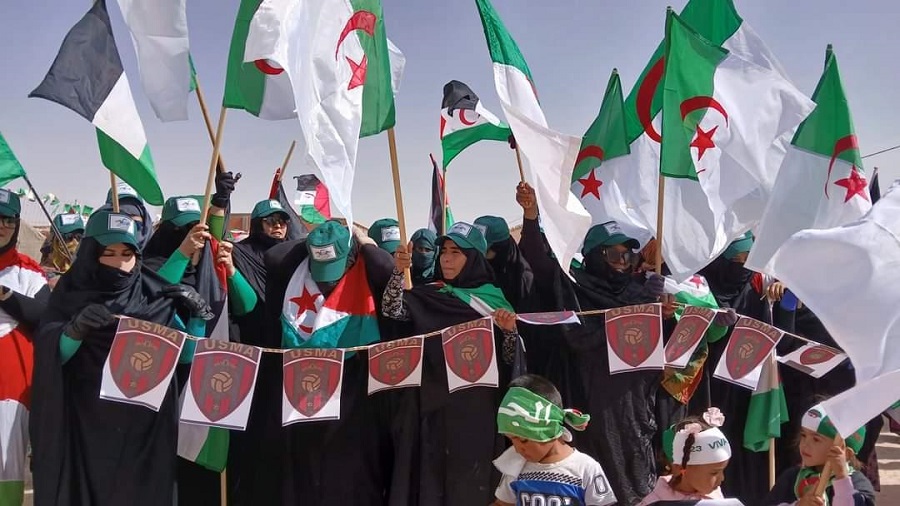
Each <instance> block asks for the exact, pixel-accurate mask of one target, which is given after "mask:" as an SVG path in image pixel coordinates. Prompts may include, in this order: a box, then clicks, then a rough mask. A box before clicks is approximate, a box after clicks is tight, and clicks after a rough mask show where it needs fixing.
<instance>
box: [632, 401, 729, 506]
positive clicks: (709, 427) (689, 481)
mask: <svg viewBox="0 0 900 506" xmlns="http://www.w3.org/2000/svg"><path fill="white" fill-rule="evenodd" d="M723 423H725V416H724V415H723V414H722V413H721V412H720V411H719V409H718V408H709V410H708V411H707V412H706V413H704V414H703V416H702V418H696V417H694V418H687V419H685V420H682V421H681V422H679V423H677V424H675V425H674V426H672V427H671V428H670V429H669V430H668V431H666V435H664V436H663V446H664V450H665V452H666V456H667V457H668V459H669V462H671V469H672V474H671V475H669V476H661V477H660V478H659V481H657V482H656V487H654V488H653V492H650V495H648V496H647V497H645V498H644V500H642V501H641V503H640V504H639V506H645V505H649V504H655V503H657V502H659V501H679V500H690V499H693V500H697V499H723V497H722V491H721V490H719V486H720V485H721V484H722V482H723V481H724V480H725V468H726V467H728V461H729V460H730V459H731V445H729V444H728V439H726V438H725V434H723V433H722V431H721V430H719V427H721V426H722V424H723ZM669 442H671V444H670V443H669Z"/></svg>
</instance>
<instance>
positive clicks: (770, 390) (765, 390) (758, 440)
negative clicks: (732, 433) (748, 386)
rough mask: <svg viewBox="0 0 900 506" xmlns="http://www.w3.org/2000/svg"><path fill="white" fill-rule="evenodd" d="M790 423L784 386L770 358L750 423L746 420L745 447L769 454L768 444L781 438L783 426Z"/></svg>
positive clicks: (753, 399)
mask: <svg viewBox="0 0 900 506" xmlns="http://www.w3.org/2000/svg"><path fill="white" fill-rule="evenodd" d="M772 353H775V352H774V351H772ZM787 421H788V409H787V400H786V399H785V397H784V389H783V388H782V387H781V377H780V376H779V375H778V364H777V363H776V362H775V361H774V360H772V359H771V358H767V359H766V361H765V362H763V366H762V371H760V373H759V383H758V384H757V385H756V391H754V392H753V395H752V396H751V397H750V407H749V408H748V409H747V420H746V421H744V448H746V449H748V450H750V451H752V452H764V451H767V450H768V449H769V441H770V440H771V439H772V438H779V437H781V424H783V423H785V422H787Z"/></svg>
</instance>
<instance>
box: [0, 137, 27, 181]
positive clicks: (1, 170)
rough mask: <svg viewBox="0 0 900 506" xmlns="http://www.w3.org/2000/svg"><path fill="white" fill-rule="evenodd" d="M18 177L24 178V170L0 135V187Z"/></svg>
mask: <svg viewBox="0 0 900 506" xmlns="http://www.w3.org/2000/svg"><path fill="white" fill-rule="evenodd" d="M20 177H25V168H24V167H22V164H21V163H19V159H18V158H16V155H15V153H13V151H12V148H11V147H9V144H8V143H7V142H6V139H5V138H4V137H3V134H2V133H0V187H3V186H6V185H7V184H9V183H10V182H11V181H13V180H15V179H18V178H20Z"/></svg>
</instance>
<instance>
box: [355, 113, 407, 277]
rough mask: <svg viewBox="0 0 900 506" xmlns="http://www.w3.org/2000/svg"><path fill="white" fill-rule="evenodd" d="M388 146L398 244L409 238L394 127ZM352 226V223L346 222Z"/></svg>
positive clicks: (405, 274) (390, 133) (404, 242)
mask: <svg viewBox="0 0 900 506" xmlns="http://www.w3.org/2000/svg"><path fill="white" fill-rule="evenodd" d="M387 135H388V148H389V150H390V153H391V175H392V176H393V179H394V201H395V203H396V204H397V221H398V222H399V223H400V244H407V242H408V240H409V238H408V236H407V235H406V218H405V216H404V214H403V192H402V191H401V189H400V162H398V161H397V138H396V136H395V135H394V127H391V128H388V130H387ZM347 226H348V227H353V224H352V223H348V224H347ZM404 277H405V278H406V288H407V289H411V288H412V286H413V285H412V272H411V271H410V270H409V269H406V271H405V272H404Z"/></svg>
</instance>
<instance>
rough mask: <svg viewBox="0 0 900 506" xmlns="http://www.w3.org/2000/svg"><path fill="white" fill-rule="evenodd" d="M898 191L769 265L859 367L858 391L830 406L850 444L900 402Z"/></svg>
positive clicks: (785, 249) (794, 240)
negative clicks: (871, 421)
mask: <svg viewBox="0 0 900 506" xmlns="http://www.w3.org/2000/svg"><path fill="white" fill-rule="evenodd" d="M898 188H900V187H898V185H894V186H893V187H891V189H890V190H889V191H888V192H887V194H885V195H884V196H883V197H882V198H881V200H879V201H878V204H876V205H874V206H873V207H872V209H871V210H870V211H869V212H868V213H867V214H866V215H865V216H863V217H862V218H861V219H860V220H858V221H855V222H853V223H850V224H847V225H844V226H841V227H834V228H829V229H824V230H804V231H801V232H798V233H796V234H794V235H793V236H792V237H791V238H790V239H788V240H787V242H785V243H784V245H782V247H781V248H779V250H778V252H777V253H776V254H775V256H774V257H773V258H772V261H771V263H770V265H771V268H772V274H773V275H774V276H775V277H777V278H778V279H779V280H780V281H782V282H783V283H784V284H785V286H787V287H788V288H790V289H791V291H792V292H793V293H795V294H796V295H797V297H798V298H799V299H800V300H802V301H803V303H804V304H806V305H807V306H809V308H810V310H812V311H813V312H814V313H815V314H816V316H818V317H819V319H820V320H821V321H822V324H823V325H824V326H825V328H826V329H828V332H829V334H831V335H832V336H833V337H834V340H835V341H836V342H837V344H839V345H840V347H841V349H843V350H844V351H845V352H846V353H847V355H848V356H849V357H850V361H851V362H852V363H853V368H854V370H855V371H856V386H855V387H853V388H851V389H850V390H847V391H846V392H844V393H842V394H840V395H837V396H835V397H832V398H831V399H829V400H827V401H825V402H824V403H823V405H824V407H825V410H826V412H827V413H828V415H829V417H831V419H832V421H833V422H834V424H835V426H836V427H837V429H838V431H839V432H840V433H841V434H842V435H843V436H844V437H849V436H850V435H851V434H852V433H853V432H854V431H856V430H857V429H859V428H860V427H862V426H863V425H865V424H866V423H867V422H868V421H869V420H871V419H872V418H874V417H876V416H877V415H878V414H879V413H881V412H882V411H884V410H885V409H887V408H888V407H889V406H891V405H892V404H894V403H895V402H897V399H898V398H900V390H898V385H900V321H898V320H897V307H898V301H900V242H898V240H897V237H900V220H898V216H900V191H898ZM823 273H827V275H824V274H823Z"/></svg>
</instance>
